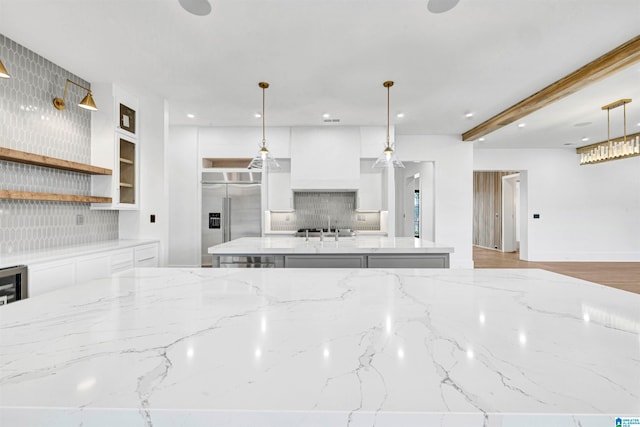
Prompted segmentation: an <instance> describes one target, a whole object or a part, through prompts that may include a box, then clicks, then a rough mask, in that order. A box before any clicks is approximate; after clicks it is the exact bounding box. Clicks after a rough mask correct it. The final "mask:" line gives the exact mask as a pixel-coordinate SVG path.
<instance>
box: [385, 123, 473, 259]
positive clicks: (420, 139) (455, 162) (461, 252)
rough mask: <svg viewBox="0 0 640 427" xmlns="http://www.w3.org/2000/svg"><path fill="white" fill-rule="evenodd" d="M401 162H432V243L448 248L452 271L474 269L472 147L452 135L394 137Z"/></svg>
mask: <svg viewBox="0 0 640 427" xmlns="http://www.w3.org/2000/svg"><path fill="white" fill-rule="evenodd" d="M396 151H397V154H398V157H399V158H400V160H401V161H403V162H410V161H414V160H415V161H426V162H434V163H433V164H434V176H435V177H434V184H435V208H436V210H435V218H434V221H435V227H434V228H435V229H434V235H435V241H436V242H438V243H442V244H447V245H451V246H453V247H454V248H455V253H453V254H451V267H452V268H473V253H472V243H473V144H471V143H468V142H462V141H461V140H460V137H459V136H457V135H456V136H452V135H396Z"/></svg>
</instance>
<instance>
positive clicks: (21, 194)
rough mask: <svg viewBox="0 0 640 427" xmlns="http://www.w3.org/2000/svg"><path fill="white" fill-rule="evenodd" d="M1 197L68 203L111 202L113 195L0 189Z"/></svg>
mask: <svg viewBox="0 0 640 427" xmlns="http://www.w3.org/2000/svg"><path fill="white" fill-rule="evenodd" d="M0 199H11V200H39V201H47V202H67V203H111V197H97V196H80V195H77V194H57V193H34V192H31V191H13V190H0Z"/></svg>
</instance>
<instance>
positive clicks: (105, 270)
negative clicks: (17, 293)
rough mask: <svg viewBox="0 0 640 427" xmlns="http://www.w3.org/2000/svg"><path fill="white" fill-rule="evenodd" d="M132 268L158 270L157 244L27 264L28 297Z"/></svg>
mask: <svg viewBox="0 0 640 427" xmlns="http://www.w3.org/2000/svg"><path fill="white" fill-rule="evenodd" d="M134 267H135V268H144V267H158V243H146V244H141V245H137V246H133V247H128V248H122V249H112V250H104V251H99V252H96V253H93V254H90V255H79V256H69V257H66V258H64V259H59V260H56V261H45V262H35V263H30V264H29V297H35V296H37V295H42V294H44V293H47V292H51V291H55V290H56V289H61V288H65V287H67V286H73V285H76V284H82V283H85V282H88V281H90V280H93V279H100V278H102V277H108V276H110V275H112V274H115V273H119V272H122V271H126V270H129V269H131V268H134Z"/></svg>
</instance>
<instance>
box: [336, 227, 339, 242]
mask: <svg viewBox="0 0 640 427" xmlns="http://www.w3.org/2000/svg"><path fill="white" fill-rule="evenodd" d="M338 234H340V230H338V229H337V228H336V232H335V236H336V242H337V241H338Z"/></svg>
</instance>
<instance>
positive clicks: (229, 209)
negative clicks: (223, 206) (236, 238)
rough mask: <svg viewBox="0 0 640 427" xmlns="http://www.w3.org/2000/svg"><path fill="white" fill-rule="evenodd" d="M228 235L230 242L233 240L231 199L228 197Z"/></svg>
mask: <svg viewBox="0 0 640 427" xmlns="http://www.w3.org/2000/svg"><path fill="white" fill-rule="evenodd" d="M227 200H228V202H227V218H228V220H227V233H229V240H231V209H232V208H231V197H227Z"/></svg>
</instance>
